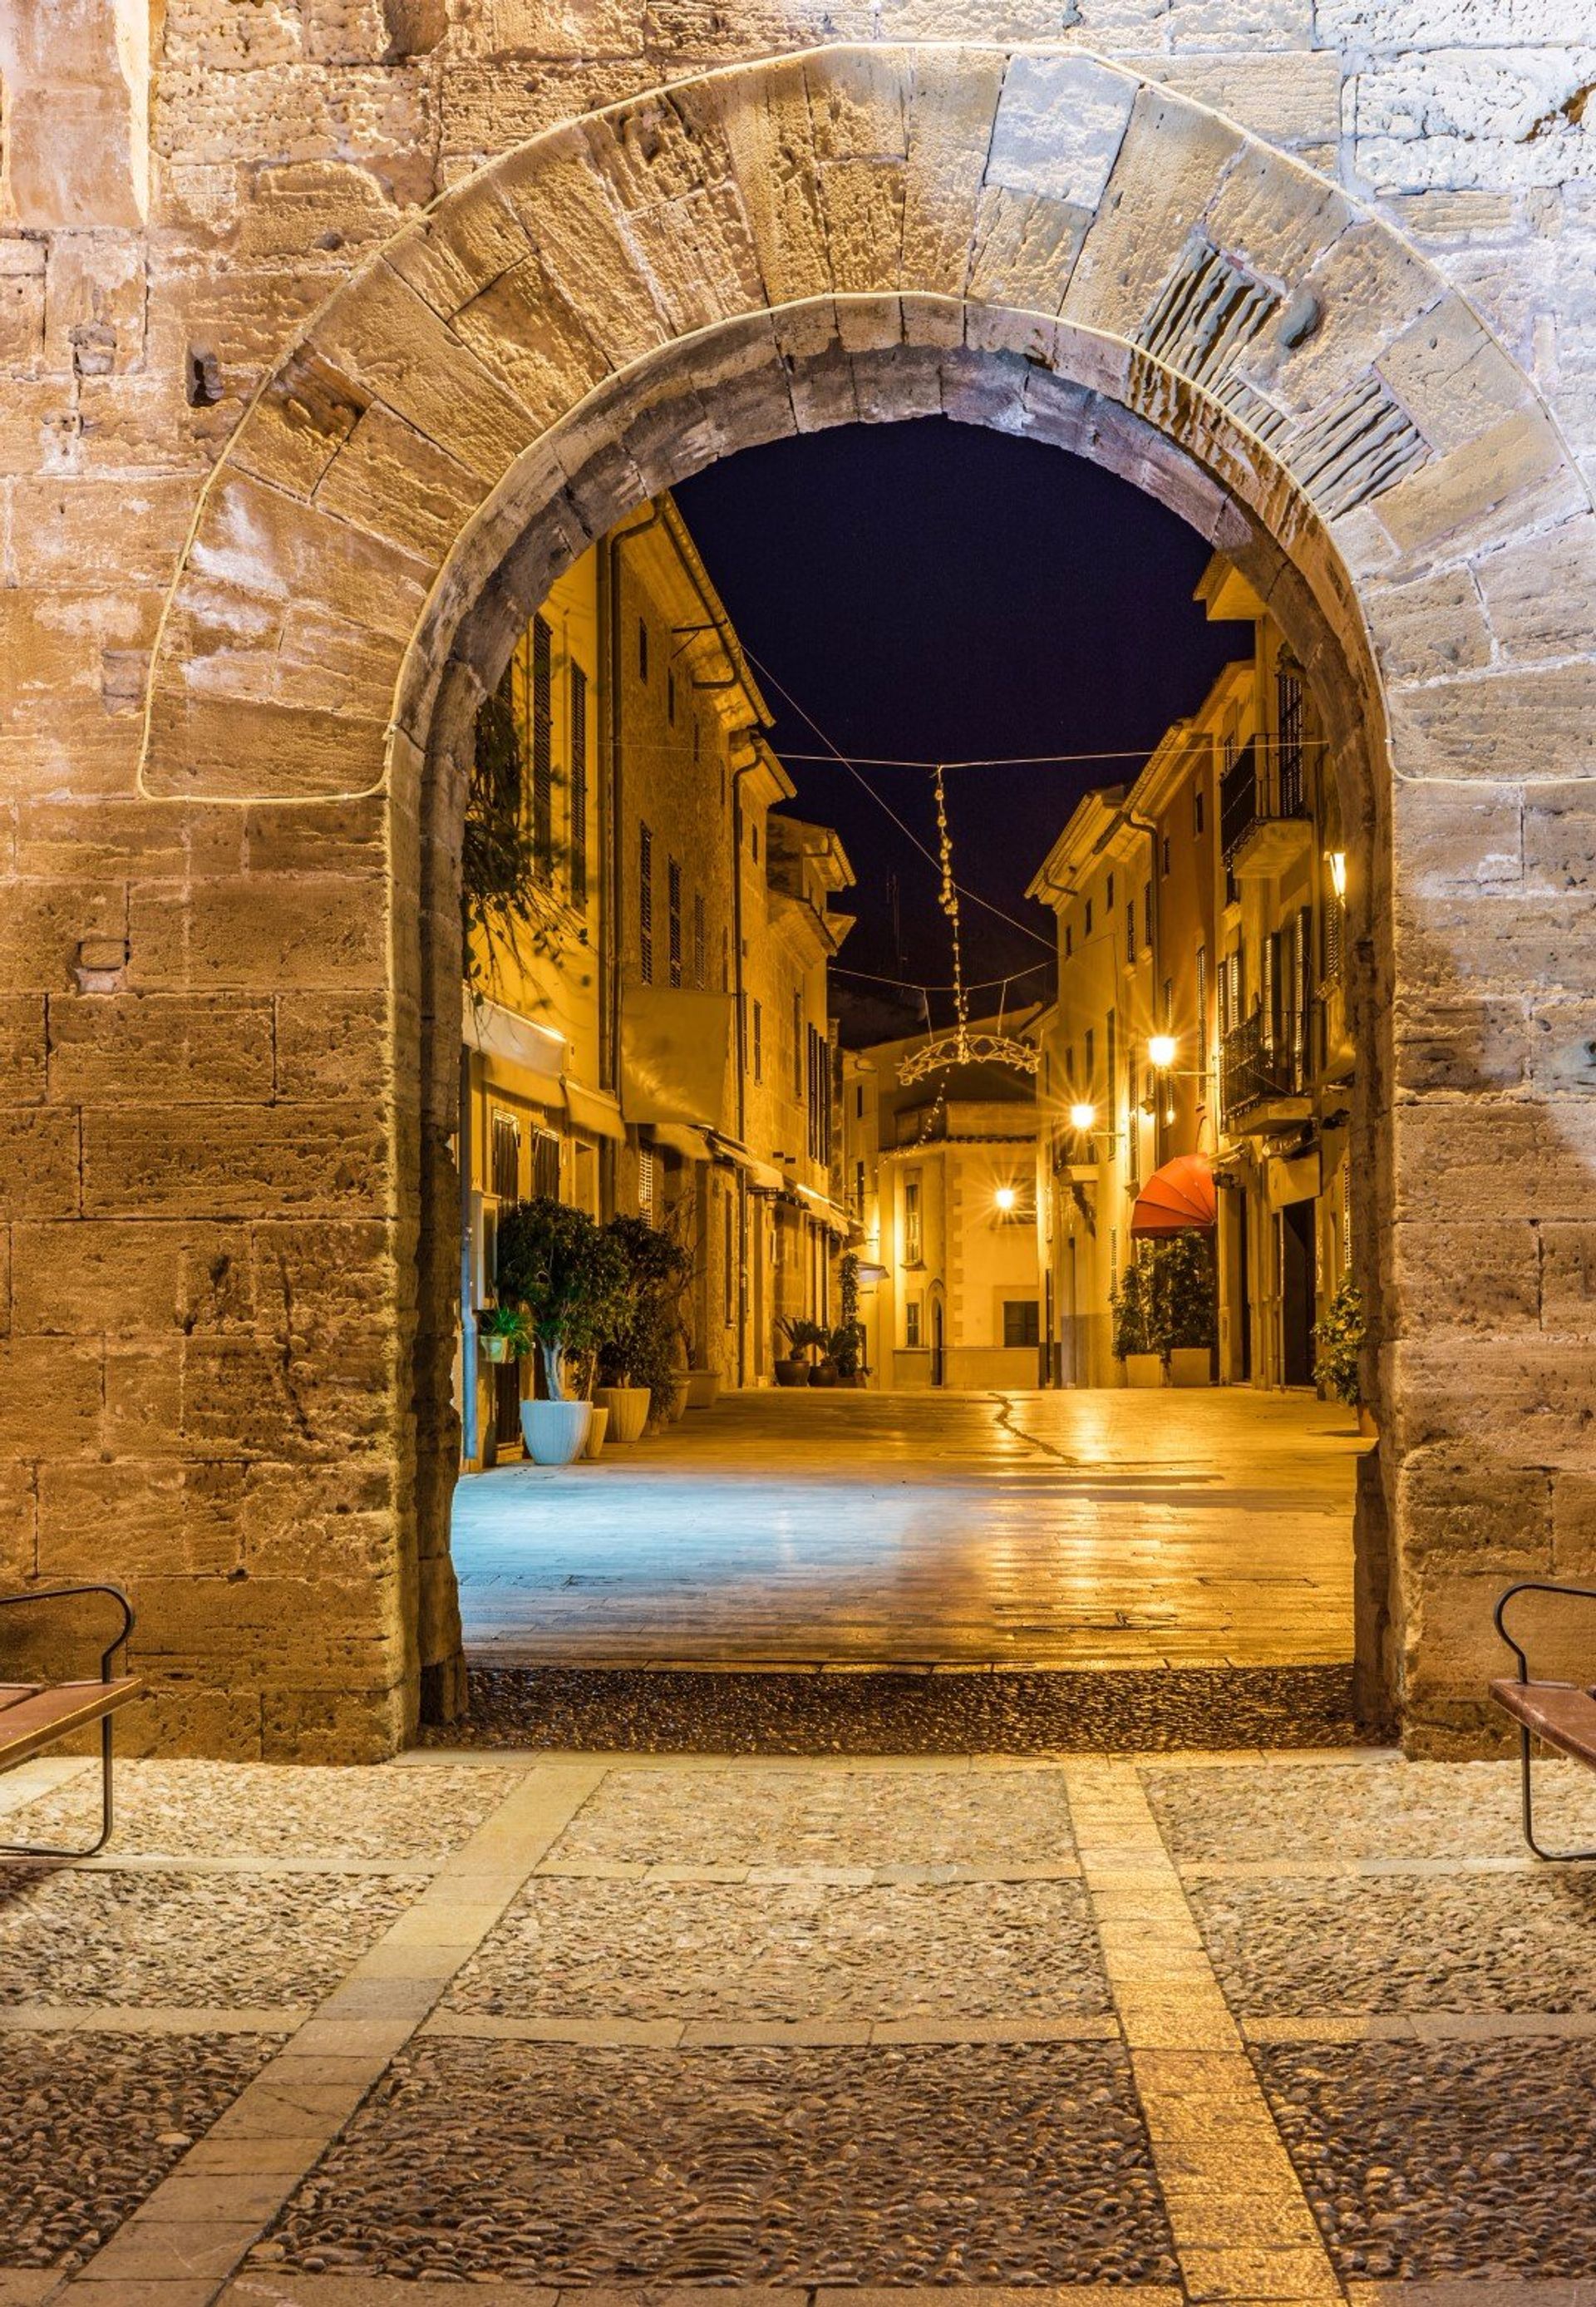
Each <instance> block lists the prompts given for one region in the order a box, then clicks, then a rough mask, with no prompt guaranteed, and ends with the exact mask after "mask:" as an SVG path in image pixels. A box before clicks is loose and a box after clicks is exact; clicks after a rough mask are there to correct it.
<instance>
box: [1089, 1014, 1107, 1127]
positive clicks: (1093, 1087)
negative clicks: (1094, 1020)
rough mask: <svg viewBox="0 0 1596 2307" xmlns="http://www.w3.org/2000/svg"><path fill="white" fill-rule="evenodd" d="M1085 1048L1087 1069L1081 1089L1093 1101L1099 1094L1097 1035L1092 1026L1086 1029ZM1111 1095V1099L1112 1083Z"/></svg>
mask: <svg viewBox="0 0 1596 2307" xmlns="http://www.w3.org/2000/svg"><path fill="white" fill-rule="evenodd" d="M1084 1046H1085V1052H1086V1069H1085V1073H1083V1074H1082V1076H1081V1088H1082V1089H1083V1091H1084V1092H1085V1095H1086V1096H1087V1098H1088V1099H1091V1098H1094V1097H1095V1096H1096V1094H1097V1035H1096V1033H1094V1030H1093V1028H1092V1027H1091V1026H1090V1025H1088V1026H1087V1028H1086V1037H1085V1044H1084ZM1109 1094H1110V1096H1112V1095H1113V1084H1112V1083H1110V1084H1109ZM1111 1119H1112V1118H1111Z"/></svg>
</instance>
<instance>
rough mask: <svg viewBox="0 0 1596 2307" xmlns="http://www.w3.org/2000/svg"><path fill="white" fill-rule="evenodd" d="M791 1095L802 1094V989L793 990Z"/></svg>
mask: <svg viewBox="0 0 1596 2307" xmlns="http://www.w3.org/2000/svg"><path fill="white" fill-rule="evenodd" d="M793 1095H794V1097H802V1095H803V989H802V986H797V987H795V988H794V992H793Z"/></svg>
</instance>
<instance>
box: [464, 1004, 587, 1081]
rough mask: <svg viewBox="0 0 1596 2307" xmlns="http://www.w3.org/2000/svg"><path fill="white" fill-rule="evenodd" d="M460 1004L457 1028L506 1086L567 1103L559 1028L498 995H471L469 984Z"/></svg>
mask: <svg viewBox="0 0 1596 2307" xmlns="http://www.w3.org/2000/svg"><path fill="white" fill-rule="evenodd" d="M462 1005H463V1006H462V1009H461V1016H460V1033H461V1037H462V1038H463V1040H464V1042H465V1044H466V1047H467V1048H468V1050H475V1051H477V1053H478V1054H479V1055H480V1056H481V1057H484V1058H485V1059H488V1061H489V1062H490V1064H491V1065H492V1066H493V1068H495V1070H496V1071H497V1073H498V1074H499V1076H500V1077H501V1078H502V1080H503V1081H504V1083H505V1085H506V1086H507V1087H508V1088H510V1089H512V1090H514V1091H516V1092H517V1093H519V1094H520V1095H521V1096H523V1097H529V1098H532V1099H534V1100H536V1102H537V1103H538V1104H539V1105H550V1106H555V1107H559V1106H562V1105H563V1104H564V1103H565V1090H564V1086H563V1085H562V1081H561V1078H560V1068H562V1066H563V1064H564V1063H565V1036H564V1034H563V1033H556V1032H555V1031H554V1029H553V1026H552V1025H539V1024H538V1023H537V1021H536V1018H533V1017H523V1016H521V1014H520V1012H519V1010H516V1009H507V1008H505V1007H504V1005H503V1003H502V1001H486V1000H482V1001H474V1000H473V999H472V998H471V993H470V990H469V988H467V989H465V991H464V992H463V996H462Z"/></svg>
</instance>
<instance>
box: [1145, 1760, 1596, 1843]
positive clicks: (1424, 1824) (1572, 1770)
mask: <svg viewBox="0 0 1596 2307" xmlns="http://www.w3.org/2000/svg"><path fill="white" fill-rule="evenodd" d="M1145 1782H1146V1788H1147V1799H1148V1801H1149V1802H1150V1803H1151V1804H1152V1805H1153V1810H1154V1815H1155V1816H1156V1818H1157V1820H1158V1822H1159V1825H1160V1827H1161V1829H1162V1830H1163V1835H1164V1839H1165V1840H1166V1841H1167V1842H1168V1844H1169V1846H1170V1848H1171V1853H1172V1855H1173V1856H1174V1857H1175V1859H1176V1860H1177V1862H1178V1863H1179V1864H1180V1865H1203V1864H1207V1863H1218V1864H1229V1863H1234V1862H1236V1861H1248V1862H1256V1861H1265V1860H1285V1861H1292V1860H1295V1859H1298V1858H1300V1857H1322V1858H1328V1859H1333V1860H1335V1861H1338V1862H1345V1861H1346V1860H1349V1859H1361V1858H1420V1859H1426V1858H1434V1859H1449V1860H1457V1859H1463V1858H1507V1859H1515V1860H1522V1861H1524V1862H1525V1863H1526V1865H1527V1863H1528V1854H1527V1852H1526V1851H1525V1849H1524V1846H1523V1840H1522V1837H1521V1835H1520V1831H1519V1814H1518V1766H1517V1764H1516V1762H1407V1763H1403V1762H1395V1761H1385V1762H1347V1763H1345V1764H1344V1765H1343V1766H1342V1767H1341V1768H1340V1769H1339V1770H1338V1771H1337V1773H1336V1778H1335V1781H1334V1798H1333V1799H1331V1798H1329V1797H1327V1794H1326V1782H1325V1779H1324V1775H1323V1770H1322V1768H1321V1767H1318V1766H1315V1765H1307V1766H1292V1765H1291V1764H1290V1763H1283V1764H1282V1765H1280V1766H1279V1767H1277V1768H1274V1769H1272V1770H1269V1771H1256V1770H1251V1769H1248V1768H1247V1767H1245V1766H1238V1767H1236V1768H1231V1769H1218V1770H1198V1771H1167V1770H1164V1769H1163V1768H1161V1767H1160V1766H1159V1765H1157V1764H1153V1765H1152V1766H1150V1767H1149V1768H1148V1769H1147V1771H1146V1773H1145ZM1537 1800H1538V1803H1539V1802H1540V1801H1544V1805H1545V1819H1546V1822H1547V1831H1548V1832H1549V1833H1551V1832H1555V1831H1561V1830H1563V1829H1565V1828H1566V1830H1567V1831H1568V1832H1569V1833H1570V1834H1571V1835H1577V1836H1580V1837H1582V1838H1583V1839H1585V1840H1596V1773H1592V1772H1591V1771H1586V1770H1583V1769H1582V1768H1580V1767H1579V1766H1578V1765H1577V1764H1575V1763H1567V1764H1559V1763H1556V1762H1549V1763H1547V1764H1546V1765H1545V1770H1544V1775H1543V1776H1542V1777H1541V1778H1540V1780H1539V1781H1538V1794H1537Z"/></svg>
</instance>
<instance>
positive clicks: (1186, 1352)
mask: <svg viewBox="0 0 1596 2307" xmlns="http://www.w3.org/2000/svg"><path fill="white" fill-rule="evenodd" d="M1149 1265H1150V1270H1151V1274H1152V1292H1153V1320H1152V1328H1153V1334H1154V1338H1155V1340H1156V1342H1157V1350H1158V1351H1159V1352H1160V1353H1162V1354H1163V1358H1164V1359H1165V1361H1166V1362H1168V1364H1169V1366H1170V1374H1171V1377H1172V1378H1173V1380H1174V1383H1175V1384H1176V1385H1207V1384H1208V1382H1209V1378H1210V1376H1211V1375H1212V1369H1213V1353H1214V1346H1215V1344H1216V1343H1217V1342H1218V1337H1219V1312H1218V1302H1217V1299H1216V1295H1215V1292H1214V1256H1213V1252H1212V1249H1211V1248H1210V1246H1209V1239H1208V1236H1207V1235H1206V1234H1205V1233H1200V1232H1198V1231H1197V1230H1196V1229H1195V1228H1192V1229H1189V1230H1188V1231H1186V1232H1184V1233H1172V1234H1170V1235H1169V1236H1168V1237H1167V1238H1166V1239H1164V1240H1163V1241H1160V1242H1156V1243H1154V1246H1153V1252H1152V1256H1151V1258H1150V1260H1149Z"/></svg>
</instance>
